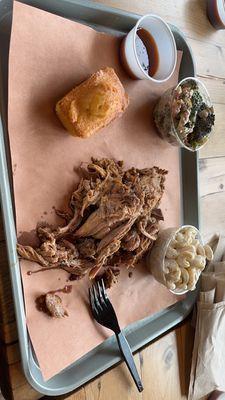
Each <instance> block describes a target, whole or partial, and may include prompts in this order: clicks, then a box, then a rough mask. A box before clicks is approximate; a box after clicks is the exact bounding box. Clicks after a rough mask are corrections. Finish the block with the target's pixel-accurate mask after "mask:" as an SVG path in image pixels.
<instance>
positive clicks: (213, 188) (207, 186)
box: [200, 157, 225, 240]
mask: <svg viewBox="0 0 225 400" xmlns="http://www.w3.org/2000/svg"><path fill="white" fill-rule="evenodd" d="M200 173H201V179H200V196H201V203H200V204H201V227H202V232H203V233H204V238H205V240H208V239H209V238H210V237H211V236H212V235H213V234H214V233H216V232H217V233H224V226H225V213H224V209H225V196H224V190H225V189H224V188H225V157H218V158H212V159H211V158H209V159H203V160H201V161H200Z"/></svg>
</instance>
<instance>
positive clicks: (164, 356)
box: [0, 0, 225, 400]
mask: <svg viewBox="0 0 225 400" xmlns="http://www.w3.org/2000/svg"><path fill="white" fill-rule="evenodd" d="M99 2H100V3H102V4H106V5H109V6H112V7H117V8H121V9H124V10H127V11H131V12H134V13H137V14H146V13H151V12H152V13H155V14H158V15H160V16H162V17H163V18H165V19H166V20H167V21H168V22H171V23H173V24H175V25H177V26H178V28H180V29H181V30H182V31H183V32H184V33H185V34H186V37H187V40H188V43H189V44H190V45H191V47H192V50H193V53H194V56H195V60H196V67H197V74H198V76H199V77H200V79H201V80H202V81H203V82H204V83H205V85H206V86H207V88H208V90H209V92H210V94H211V98H212V100H213V103H214V106H215V111H216V129H215V134H214V135H213V137H212V139H211V140H210V142H209V144H207V145H206V146H205V147H204V150H202V151H201V152H200V162H199V163H200V165H199V166H200V193H201V216H202V228H203V232H204V236H205V238H209V237H210V236H211V235H212V234H213V233H215V232H218V233H219V232H222V231H223V229H225V213H224V210H225V195H224V187H225V33H224V31H215V30H214V29H213V28H212V27H211V25H210V24H209V22H208V20H207V17H206V11H205V1H204V0H167V1H165V0H151V1H150V0H141V1H140V0H99ZM0 224H1V225H0V266H1V269H0V340H1V346H0V352H1V353H0V368H1V369H0V380H1V389H2V393H3V394H4V396H5V398H7V399H15V400H35V399H39V398H40V397H41V396H40V394H38V393H37V392H35V390H34V389H32V388H31V387H30V386H29V385H28V383H27V382H26V380H25V378H24V375H23V372H22V370H21V365H20V354H19V348H18V342H17V331H16V323H15V316H14V308H13V302H12V294H11V285H10V279H9V274H8V264H7V255H6V250H5V241H4V231H3V227H2V222H1V221H0ZM192 344H193V330H192V328H191V326H190V318H189V319H188V320H187V321H185V323H183V324H182V325H181V326H179V327H177V328H176V329H174V330H173V331H171V332H170V333H168V334H166V335H164V336H163V337H161V338H160V339H158V340H157V341H155V342H154V343H152V344H151V345H149V346H147V347H146V348H145V349H143V350H141V351H140V352H139V353H137V354H136V356H135V359H136V363H137V365H138V368H139V371H140V373H141V376H142V379H143V383H144V387H145V390H144V392H143V394H141V395H139V394H138V393H137V392H136V389H135V388H134V385H133V384H132V382H131V379H130V377H129V374H128V372H127V369H126V367H125V366H124V364H120V365H119V366H117V367H115V368H114V369H112V370H110V371H109V372H107V373H105V374H104V375H102V376H101V377H99V378H97V379H95V380H94V381H93V382H91V383H89V384H87V385H86V386H85V387H83V388H81V389H80V390H79V391H77V392H76V393H74V394H72V395H70V396H63V397H61V399H65V398H68V399H70V400H72V399H73V400H97V399H98V400H105V399H109V400H128V399H129V400H134V399H139V398H142V399H143V400H162V399H166V400H181V399H186V398H187V397H186V394H187V388H188V378H189V373H190V363H191V351H192ZM0 396H1V395H0Z"/></svg>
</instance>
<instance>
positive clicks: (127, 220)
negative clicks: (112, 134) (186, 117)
mask: <svg viewBox="0 0 225 400" xmlns="http://www.w3.org/2000/svg"><path fill="white" fill-rule="evenodd" d="M82 169H83V178H82V179H81V181H80V183H79V185H78V187H77V189H76V190H75V191H74V192H73V193H72V196H71V200H70V205H69V206H70V209H71V214H70V213H64V212H59V211H58V212H57V213H58V215H61V216H62V217H63V218H64V219H65V220H66V222H67V224H66V225H65V226H63V227H57V228H52V227H48V226H45V227H38V228H37V235H38V237H39V239H40V246H39V247H38V248H35V249H34V248H32V247H31V246H23V245H20V244H18V246H17V251H18V254H19V255H20V257H21V258H24V259H27V260H31V261H35V262H37V263H39V264H40V265H41V266H42V267H43V269H44V268H51V267H52V268H61V269H64V270H66V271H68V272H69V273H70V274H72V275H74V278H75V279H76V277H77V278H80V277H83V276H84V275H86V274H87V273H88V274H89V276H90V278H91V279H94V278H95V277H96V276H97V275H99V274H101V273H103V274H104V272H105V275H106V276H107V278H109V277H111V278H112V279H111V280H112V281H113V280H115V279H114V278H115V276H114V275H115V274H114V272H113V271H114V268H115V267H118V266H121V264H125V265H126V266H127V267H131V266H134V265H135V264H136V263H137V262H138V261H139V260H140V259H141V258H142V257H143V255H144V254H145V253H146V252H147V250H149V249H150V248H151V246H152V244H153V242H154V241H155V240H156V238H157V234H158V231H159V221H160V220H162V219H163V216H162V212H161V210H160V209H159V208H158V207H159V203H160V200H161V198H162V195H163V192H164V189H165V187H164V183H165V175H166V174H167V171H165V170H163V169H160V168H158V167H153V168H146V169H141V170H140V169H137V168H131V169H129V170H127V171H125V170H124V169H123V162H121V161H114V160H111V159H100V160H98V159H94V158H92V162H91V163H90V164H88V165H87V166H86V168H82ZM65 216H66V217H65ZM108 280H109V279H108Z"/></svg>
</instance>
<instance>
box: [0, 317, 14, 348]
mask: <svg viewBox="0 0 225 400" xmlns="http://www.w3.org/2000/svg"><path fill="white" fill-rule="evenodd" d="M0 339H1V340H2V341H3V342H4V343H6V344H9V343H12V342H16V341H17V339H18V333H17V326H16V321H14V322H10V323H8V324H5V323H3V324H0Z"/></svg>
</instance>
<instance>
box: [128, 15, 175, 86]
mask: <svg viewBox="0 0 225 400" xmlns="http://www.w3.org/2000/svg"><path fill="white" fill-rule="evenodd" d="M139 28H144V29H145V30H147V31H148V32H149V33H150V34H151V36H152V37H153V39H154V40H155V43H156V46H157V48H158V53H159V66H158V68H157V71H156V73H155V75H154V76H152V77H151V76H149V75H148V74H147V72H145V71H144V69H143V68H142V66H141V64H140V61H139V59H138V56H137V51H136V44H135V39H136V34H137V30H138V29H139ZM121 51H122V60H123V61H124V65H125V68H126V69H128V70H129V71H130V72H131V74H132V76H133V77H136V78H137V79H147V80H149V81H153V82H157V83H161V82H165V81H167V80H168V79H169V78H170V77H171V75H172V74H173V72H174V69H175V67H176V63H177V49H176V43H175V39H174V36H173V34H172V31H171V29H170V27H169V26H168V25H167V23H166V22H165V21H164V20H163V19H162V18H160V17H159V16H157V15H153V14H147V15H144V16H143V17H142V18H140V19H139V20H138V22H137V23H136V25H135V26H134V28H133V29H132V30H131V31H130V32H129V33H128V34H127V36H126V37H125V39H124V41H123V43H122V50H121Z"/></svg>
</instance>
